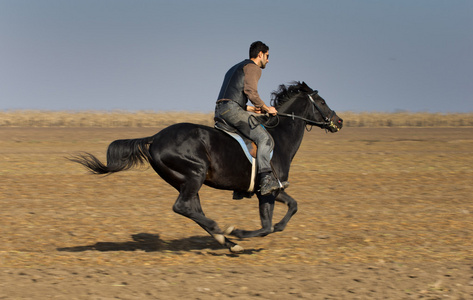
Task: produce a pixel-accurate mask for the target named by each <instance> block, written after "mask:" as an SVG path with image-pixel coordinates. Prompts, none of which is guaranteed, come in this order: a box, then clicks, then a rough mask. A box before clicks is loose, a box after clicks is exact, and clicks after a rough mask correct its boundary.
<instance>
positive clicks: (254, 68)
mask: <svg viewBox="0 0 473 300" xmlns="http://www.w3.org/2000/svg"><path fill="white" fill-rule="evenodd" d="M249 54H250V55H249V59H245V60H243V61H242V62H240V63H238V64H236V65H234V66H233V67H231V68H230V70H228V72H227V73H226V74H225V78H224V80H223V84H222V88H221V89H220V93H219V95H218V100H217V104H216V107H215V117H216V118H217V119H222V120H224V121H225V122H226V123H227V124H228V125H230V126H232V127H234V128H236V129H237V130H238V131H239V132H240V134H242V135H243V136H245V137H246V138H248V139H250V140H252V141H254V142H255V144H256V145H257V147H258V149H257V152H256V163H257V168H258V177H259V179H260V193H261V195H267V194H270V193H272V192H273V191H276V190H278V189H280V188H281V187H282V184H281V183H280V182H279V180H277V179H276V177H275V175H274V174H273V172H272V168H271V152H272V151H273V148H274V141H273V138H272V137H271V135H270V134H269V133H268V132H267V131H266V129H265V128H264V126H262V125H261V126H250V124H249V122H248V118H249V117H250V114H251V113H268V114H270V115H276V114H277V110H276V108H274V107H272V106H267V105H266V104H265V103H264V101H263V100H261V98H260V96H259V94H258V81H259V79H260V77H261V73H262V71H261V69H264V68H265V67H266V64H267V63H268V61H269V47H268V46H266V45H265V44H264V43H262V42H260V41H257V42H254V43H252V44H251V46H250V51H249ZM248 100H249V101H250V102H251V103H252V104H253V105H254V106H248V105H246V104H247V102H248ZM287 185H288V184H287V183H284V186H287Z"/></svg>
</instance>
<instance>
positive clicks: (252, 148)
mask: <svg viewBox="0 0 473 300" xmlns="http://www.w3.org/2000/svg"><path fill="white" fill-rule="evenodd" d="M214 120H215V125H214V127H215V128H217V129H219V130H221V131H223V132H225V133H226V134H228V135H229V136H231V137H232V138H234V139H235V140H236V141H237V142H238V143H239V144H240V146H241V148H242V150H243V152H244V153H245V155H246V157H247V158H248V160H249V161H250V163H253V159H256V150H257V147H256V144H255V142H253V141H252V140H250V139H248V138H246V137H245V136H242V135H241V134H240V133H239V132H238V130H237V129H236V128H234V127H232V126H231V125H228V124H227V122H225V120H223V119H220V118H217V117H215V118H214Z"/></svg>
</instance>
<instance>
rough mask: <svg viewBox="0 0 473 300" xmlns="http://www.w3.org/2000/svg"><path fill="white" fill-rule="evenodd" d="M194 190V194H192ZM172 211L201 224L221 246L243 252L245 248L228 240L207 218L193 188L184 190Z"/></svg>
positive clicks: (213, 222) (215, 224)
mask: <svg viewBox="0 0 473 300" xmlns="http://www.w3.org/2000/svg"><path fill="white" fill-rule="evenodd" d="M192 190H194V192H192ZM172 209H173V210H174V212H176V213H178V214H180V215H183V216H185V217H188V218H189V219H191V220H193V221H194V222H196V223H197V224H199V225H200V226H201V227H202V228H203V229H205V231H207V232H208V233H209V234H210V235H212V236H213V237H214V238H215V239H216V240H217V241H218V242H219V243H220V244H221V245H223V246H225V247H227V248H228V249H230V251H232V252H242V251H243V248H242V247H241V246H239V245H237V244H235V243H234V242H232V241H230V240H229V239H227V238H226V237H225V236H224V235H223V232H222V230H221V229H220V228H219V227H218V225H217V223H216V222H215V221H214V220H212V219H209V218H207V217H206V216H205V214H204V212H203V210H202V206H201V205H200V198H199V194H198V193H197V192H195V189H192V188H187V189H186V188H183V189H182V191H181V193H180V194H179V197H178V198H177V200H176V202H175V203H174V205H173V207H172Z"/></svg>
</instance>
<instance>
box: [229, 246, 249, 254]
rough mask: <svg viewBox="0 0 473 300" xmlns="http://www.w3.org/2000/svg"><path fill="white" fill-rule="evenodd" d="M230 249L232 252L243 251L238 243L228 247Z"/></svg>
mask: <svg viewBox="0 0 473 300" xmlns="http://www.w3.org/2000/svg"><path fill="white" fill-rule="evenodd" d="M230 251H231V252H232V253H242V252H243V251H245V249H243V247H242V246H240V245H235V246H232V247H230Z"/></svg>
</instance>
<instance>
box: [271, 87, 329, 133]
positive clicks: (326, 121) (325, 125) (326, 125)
mask: <svg viewBox="0 0 473 300" xmlns="http://www.w3.org/2000/svg"><path fill="white" fill-rule="evenodd" d="M313 94H317V91H315V92H314V93H312V94H308V95H307V96H309V101H310V102H311V103H312V105H313V107H312V108H313V109H314V108H315V109H317V111H318V112H319V114H320V115H321V116H322V118H323V119H324V121H323V122H316V121H314V120H310V119H307V118H304V117H301V116H296V115H294V113H292V114H286V113H279V112H278V116H282V117H290V118H292V119H293V120H294V119H299V120H302V121H304V122H306V125H311V126H313V125H315V126H319V127H321V128H330V127H332V128H336V126H335V124H333V121H332V118H333V116H334V115H335V111H333V110H332V111H331V114H330V116H329V117H327V116H325V115H324V114H323V113H322V110H321V109H320V107H319V106H318V105H317V103H315V101H314V99H313V98H312V95H313Z"/></svg>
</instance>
